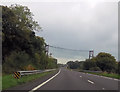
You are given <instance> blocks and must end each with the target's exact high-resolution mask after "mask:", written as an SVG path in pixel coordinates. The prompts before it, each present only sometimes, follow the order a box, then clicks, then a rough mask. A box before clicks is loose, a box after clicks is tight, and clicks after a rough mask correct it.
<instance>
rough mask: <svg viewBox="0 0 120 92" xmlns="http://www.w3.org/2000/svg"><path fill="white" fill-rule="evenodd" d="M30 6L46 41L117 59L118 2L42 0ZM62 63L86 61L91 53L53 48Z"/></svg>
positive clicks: (51, 50)
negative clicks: (47, 0) (101, 53)
mask: <svg viewBox="0 0 120 92" xmlns="http://www.w3.org/2000/svg"><path fill="white" fill-rule="evenodd" d="M21 4H22V5H27V6H28V7H29V8H30V10H31V11H32V12H33V14H34V15H35V16H34V18H35V20H37V21H38V22H39V23H40V25H41V27H42V29H43V32H36V35H39V36H43V37H44V38H45V40H46V42H47V43H48V44H50V45H53V46H58V47H64V48H71V49H79V50H86V49H87V50H91V49H94V51H95V55H97V54H98V53H99V52H108V53H111V54H112V55H113V56H115V57H116V59H117V58H118V3H117V2H89V3H87V2H59V3H58V2H46V3H44V2H39V3H24V4H23V3H21ZM50 52H52V53H53V56H55V57H56V58H58V60H59V62H62V63H65V62H67V60H76V59H79V60H83V59H86V58H88V52H84V53H83V52H72V51H62V50H57V49H52V48H50Z"/></svg>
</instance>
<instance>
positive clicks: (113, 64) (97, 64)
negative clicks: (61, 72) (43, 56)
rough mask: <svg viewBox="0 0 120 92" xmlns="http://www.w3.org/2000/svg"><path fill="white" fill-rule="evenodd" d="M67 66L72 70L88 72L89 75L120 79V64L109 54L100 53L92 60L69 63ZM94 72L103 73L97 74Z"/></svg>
mask: <svg viewBox="0 0 120 92" xmlns="http://www.w3.org/2000/svg"><path fill="white" fill-rule="evenodd" d="M67 65H68V68H70V69H77V70H78V71H83V72H84V70H88V71H89V72H88V73H91V74H97V75H101V76H106V77H112V78H117V79H120V62H117V61H116V59H115V57H114V56H112V55H111V54H109V53H105V52H100V53H99V54H98V55H97V56H96V57H93V58H91V59H86V60H85V61H75V62H74V61H69V62H67ZM90 71H91V72H90ZM94 71H102V72H101V73H96V72H94ZM85 72H86V71H85Z"/></svg>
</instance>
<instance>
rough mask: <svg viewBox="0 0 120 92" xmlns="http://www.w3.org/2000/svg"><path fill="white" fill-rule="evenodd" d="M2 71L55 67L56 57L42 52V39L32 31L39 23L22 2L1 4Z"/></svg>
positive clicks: (37, 27)
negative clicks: (20, 3) (19, 3)
mask: <svg viewBox="0 0 120 92" xmlns="http://www.w3.org/2000/svg"><path fill="white" fill-rule="evenodd" d="M2 26H3V28H2V64H3V72H5V73H11V72H13V71H16V70H27V69H46V68H56V67H57V60H55V59H54V58H50V57H48V56H47V55H46V53H45V44H46V43H45V40H44V38H42V37H38V36H36V35H35V31H39V30H40V29H41V27H40V26H39V24H38V22H37V21H35V20H34V19H33V14H32V13H31V12H30V9H28V7H26V6H21V5H12V6H10V7H7V6H2Z"/></svg>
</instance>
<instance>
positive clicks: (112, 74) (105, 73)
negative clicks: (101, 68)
mask: <svg viewBox="0 0 120 92" xmlns="http://www.w3.org/2000/svg"><path fill="white" fill-rule="evenodd" d="M87 73H90V74H95V75H100V76H105V77H111V78H116V79H120V75H119V74H116V73H107V72H101V73H95V72H87Z"/></svg>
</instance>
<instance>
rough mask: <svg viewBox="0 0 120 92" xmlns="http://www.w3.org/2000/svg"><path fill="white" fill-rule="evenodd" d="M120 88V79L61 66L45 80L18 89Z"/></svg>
mask: <svg viewBox="0 0 120 92" xmlns="http://www.w3.org/2000/svg"><path fill="white" fill-rule="evenodd" d="M31 85H32V86H31ZM19 89H20V90H30V91H31V92H33V91H32V90H34V91H35V90H118V80H117V79H113V78H108V77H101V76H97V75H92V74H86V73H82V72H77V71H72V70H68V69H66V68H61V69H60V70H59V72H58V73H55V74H54V75H52V76H51V77H49V78H47V79H46V80H45V81H42V82H39V80H37V81H36V82H32V83H31V84H30V83H29V84H27V85H26V86H25V85H24V86H23V87H21V86H19V87H18V88H17V90H19Z"/></svg>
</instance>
